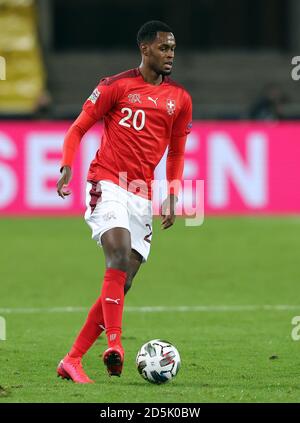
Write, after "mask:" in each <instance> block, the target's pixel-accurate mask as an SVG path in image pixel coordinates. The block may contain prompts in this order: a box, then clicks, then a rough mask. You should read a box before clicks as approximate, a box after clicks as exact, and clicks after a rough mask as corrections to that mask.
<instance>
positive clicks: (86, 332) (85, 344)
mask: <svg viewBox="0 0 300 423" xmlns="http://www.w3.org/2000/svg"><path fill="white" fill-rule="evenodd" d="M103 325H104V320H103V313H102V304H101V298H98V300H97V301H96V302H95V304H94V305H93V307H92V308H91V309H90V311H89V314H88V317H87V319H86V322H85V324H84V326H83V328H82V329H81V331H80V333H79V335H78V336H77V338H76V340H75V342H74V345H73V347H72V349H71V351H70V352H69V356H70V357H73V358H77V357H82V356H83V355H84V354H85V353H86V352H87V351H88V350H89V349H90V348H91V346H92V345H93V343H94V342H95V341H96V339H97V338H98V337H99V336H100V334H101V333H102V332H103V330H104V326H103Z"/></svg>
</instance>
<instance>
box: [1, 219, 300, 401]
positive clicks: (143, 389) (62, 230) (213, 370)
mask: <svg viewBox="0 0 300 423" xmlns="http://www.w3.org/2000/svg"><path fill="white" fill-rule="evenodd" d="M154 226H155V228H154V237H153V244H152V251H151V254H150V258H149V261H148V263H147V264H146V265H143V266H142V268H141V270H140V272H139V274H138V276H137V277H136V279H135V281H134V286H133V288H132V289H131V291H130V292H129V294H128V296H127V298H126V307H129V309H128V310H127V311H125V315H124V322H123V326H124V331H123V333H124V337H123V343H124V347H125V350H126V360H125V365H124V372H123V375H122V377H121V378H109V377H108V376H107V374H106V370H105V368H104V366H103V363H102V361H101V359H100V356H101V354H102V352H103V350H104V349H105V345H106V343H105V339H104V338H103V335H102V336H101V337H100V339H99V340H98V341H97V343H96V344H95V345H94V347H93V348H92V349H91V350H90V351H89V353H88V354H87V356H86V357H85V359H84V367H85V369H86V371H87V373H88V375H89V376H90V377H91V378H93V379H94V380H95V381H96V383H95V384H94V385H88V386H86V385H85V386H81V385H75V384H72V383H71V382H68V381H64V380H61V379H58V378H57V377H56V373H55V369H56V365H57V363H58V361H59V360H60V359H61V358H62V357H63V356H64V354H65V353H66V352H67V351H68V349H69V347H70V346H71V343H72V341H73V340H74V337H75V335H76V334H77V332H78V330H79V328H80V327H81V325H82V323H83V322H84V319H85V316H86V312H84V311H77V312H65V311H64V312H63V311H56V312H53V311H52V312H51V311H49V309H52V308H55V307H56V308H57V307H58V308H60V307H66V306H70V307H86V308H88V307H89V306H90V305H91V304H92V303H93V302H94V300H95V299H96V298H97V296H98V295H99V293H100V286H101V281H102V277H103V269H104V265H103V263H104V261H103V254H102V251H101V250H100V249H99V248H98V247H97V246H96V244H95V243H94V242H93V241H92V240H91V239H90V232H89V228H88V227H87V225H86V224H85V223H84V221H83V219H81V218H56V219H54V218H31V219H19V218H15V219H8V218H1V219H0V239H1V247H0V248H1V256H0V263H1V264H0V309H1V311H0V315H2V316H3V317H5V319H6V324H7V340H6V341H0V386H1V388H0V402H99V403H112V402H124V403H127V402H152V403H162V402H179V403H183V402H190V403H193V402H194V403H196V402H299V398H300V366H299V364H300V341H298V342H296V341H293V340H292V338H291V332H292V329H293V326H292V324H291V320H292V318H293V317H294V316H297V315H300V298H299V281H300V269H299V249H300V237H299V230H300V219H299V218H296V217H287V218H283V217H276V218H275V217H273V218H270V217H261V218H258V217H247V218H241V217H231V218H225V217H224V218H221V217H211V218H206V220H205V222H204V224H203V226H201V227H195V228H193V227H185V226H184V221H183V219H178V220H177V222H176V225H175V226H174V227H173V228H171V229H169V230H167V231H161V230H160V223H159V220H156V221H155V225H154ZM266 305H270V306H272V307H270V308H266V307H264V306H266ZM278 305H286V306H288V307H283V308H282V309H278V308H276V307H275V306H278ZM298 305H299V308H298V307H297V306H298ZM142 306H165V307H176V306H186V307H187V308H186V309H184V310H183V311H178V310H177V311H174V310H173V311H172V309H167V310H163V311H153V310H152V311H148V312H146V311H143V312H141V311H135V309H134V308H133V307H142ZM193 306H196V307H197V306H206V308H205V307H204V308H202V309H197V308H196V309H193V308H190V307H193ZM213 306H215V308H213ZM222 306H226V307H223V308H222ZM237 306H239V307H237ZM246 306H253V307H252V308H251V307H250V308H247V307H246ZM130 307H131V308H130ZM4 308H6V309H7V310H4ZM29 308H32V309H34V310H31V312H28V311H30V310H28V309H29ZM20 309H26V310H27V312H26V310H20ZM153 338H162V339H167V340H169V341H170V342H172V343H174V344H175V345H176V347H177V348H178V350H179V352H180V354H181V358H182V367H181V369H180V372H179V373H178V375H177V377H176V378H175V379H174V380H173V381H171V382H169V383H167V384H165V385H160V386H156V385H151V384H150V383H147V382H146V381H144V380H143V379H142V378H141V376H140V375H139V374H138V372H137V370H136V368H135V356H136V353H137V351H138V349H139V347H140V346H141V345H142V344H143V343H144V342H146V341H148V340H150V339H153Z"/></svg>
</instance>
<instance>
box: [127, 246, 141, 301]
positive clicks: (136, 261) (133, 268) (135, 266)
mask: <svg viewBox="0 0 300 423" xmlns="http://www.w3.org/2000/svg"><path fill="white" fill-rule="evenodd" d="M142 263H143V257H142V256H141V254H140V253H138V252H137V251H136V250H131V255H130V261H129V266H128V271H127V278H126V283H125V289H124V293H125V295H126V294H127V292H128V291H129V289H130V288H131V286H132V281H133V279H134V277H135V276H136V274H137V272H138V271H139V268H140V266H141V264H142Z"/></svg>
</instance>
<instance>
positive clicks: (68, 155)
mask: <svg viewBox="0 0 300 423" xmlns="http://www.w3.org/2000/svg"><path fill="white" fill-rule="evenodd" d="M117 88H118V87H117V84H114V83H112V84H108V82H107V80H106V79H103V80H102V81H101V82H100V84H99V85H98V86H97V87H96V88H95V89H94V91H93V93H92V94H91V96H90V97H89V98H88V99H87V101H86V102H85V103H84V105H83V108H82V109H83V110H82V112H81V113H80V115H79V116H78V118H77V119H76V120H75V122H74V123H73V124H72V125H71V127H70V128H69V130H68V132H67V134H66V136H65V139H64V144H63V157H62V161H61V168H60V172H61V177H60V178H59V180H58V181H57V184H56V186H57V193H58V195H59V196H60V197H62V198H65V196H67V195H70V194H71V192H70V191H69V190H67V185H68V184H69V183H70V181H71V178H72V170H71V169H72V165H73V162H74V158H75V154H76V151H77V150H78V147H79V144H80V142H81V140H82V137H83V136H84V134H85V133H86V132H87V131H88V130H89V129H90V128H91V127H92V126H94V124H95V123H96V122H97V121H98V120H99V119H101V118H102V117H103V116H105V115H106V113H108V112H109V111H110V110H111V109H112V108H113V106H114V105H115V103H116V101H117V97H118V91H117Z"/></svg>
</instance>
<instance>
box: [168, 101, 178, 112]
mask: <svg viewBox="0 0 300 423" xmlns="http://www.w3.org/2000/svg"><path fill="white" fill-rule="evenodd" d="M175 109H176V103H175V100H170V99H169V98H168V100H167V112H168V113H169V115H172V114H173V113H174V112H175Z"/></svg>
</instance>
